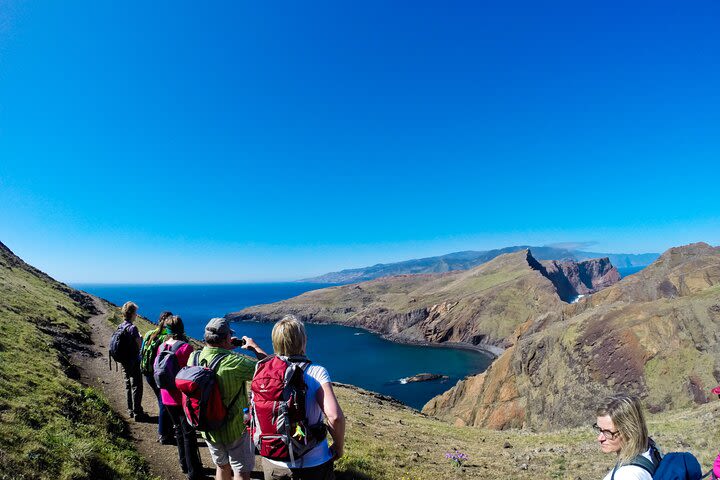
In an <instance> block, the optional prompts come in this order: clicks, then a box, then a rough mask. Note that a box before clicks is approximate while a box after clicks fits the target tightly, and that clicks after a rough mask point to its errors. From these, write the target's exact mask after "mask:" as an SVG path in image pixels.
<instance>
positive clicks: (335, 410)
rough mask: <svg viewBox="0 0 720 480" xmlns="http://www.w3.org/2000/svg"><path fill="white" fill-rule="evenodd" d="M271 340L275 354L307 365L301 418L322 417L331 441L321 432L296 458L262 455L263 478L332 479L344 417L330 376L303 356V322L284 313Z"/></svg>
mask: <svg viewBox="0 0 720 480" xmlns="http://www.w3.org/2000/svg"><path fill="white" fill-rule="evenodd" d="M272 343H273V350H274V351H275V355H277V356H280V357H286V358H291V357H292V358H293V360H294V361H295V360H299V361H301V362H302V363H304V364H306V365H307V366H306V367H305V368H304V375H303V379H304V381H305V385H306V386H307V390H306V393H305V413H306V416H305V418H306V419H307V420H308V424H309V425H318V424H322V422H323V416H324V417H325V418H326V419H327V431H328V432H329V433H330V436H331V437H332V440H333V443H332V445H328V441H327V438H325V434H323V435H322V437H323V438H322V439H321V440H319V443H317V445H315V446H314V447H312V448H311V449H310V450H309V451H308V452H307V453H305V454H304V455H302V456H301V457H300V458H295V459H294V460H292V461H290V462H285V461H279V460H271V459H268V458H263V472H264V476H265V480H290V479H292V480H332V479H334V478H335V474H334V462H335V460H337V459H339V458H340V457H342V455H343V448H344V444H345V416H344V415H343V411H342V409H341V408H340V405H339V403H338V400H337V397H336V396H335V392H334V391H333V388H332V383H330V375H329V374H328V371H327V370H326V369H325V367H323V366H320V365H316V364H314V363H311V362H310V361H309V360H308V359H307V358H305V351H306V349H307V334H306V333H305V325H304V324H303V323H302V322H301V321H300V320H298V319H297V317H295V316H294V315H286V316H285V317H283V318H282V320H280V321H279V322H277V323H276V324H275V326H274V327H273V330H272ZM308 364H309V365H308ZM256 373H257V371H256ZM308 428H309V427H308ZM323 431H324V429H323ZM300 433H301V434H303V433H302V432H300ZM303 435H304V434H303ZM308 435H309V433H308Z"/></svg>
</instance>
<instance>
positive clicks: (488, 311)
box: [226, 250, 620, 352]
mask: <svg viewBox="0 0 720 480" xmlns="http://www.w3.org/2000/svg"><path fill="white" fill-rule="evenodd" d="M619 278H620V275H619V273H618V272H617V269H615V267H613V266H612V264H610V262H609V261H608V259H596V260H588V261H585V262H581V263H577V262H574V261H566V262H558V261H551V262H543V263H541V262H538V261H537V260H536V259H535V258H534V256H533V254H531V252H530V251H529V250H522V251H517V252H514V253H507V254H504V255H500V256H498V257H496V258H494V259H493V260H491V261H489V262H487V263H484V264H482V265H480V266H477V267H475V268H473V269H471V270H464V271H454V272H447V273H440V274H423V275H400V276H393V277H383V278H379V279H376V280H371V281H368V282H363V283H359V284H353V285H343V286H339V287H330V288H324V289H320V290H314V291H311V292H307V293H304V294H302V295H300V296H298V297H295V298H291V299H288V300H283V301H281V302H277V303H273V304H269V305H259V306H256V307H250V308H246V309H244V310H242V311H240V312H236V313H231V314H228V315H227V316H226V317H227V318H229V319H230V320H238V321H239V320H259V321H275V320H278V319H280V318H281V317H282V316H283V315H285V314H288V313H293V314H295V315H297V316H299V317H300V318H301V319H302V320H304V321H310V322H328V323H339V324H343V325H349V326H356V327H362V328H367V329H369V330H372V331H375V332H378V333H381V334H384V335H387V336H389V337H390V338H392V339H394V340H398V341H403V342H429V343H445V342H451V343H452V342H462V343H468V344H472V345H476V346H481V347H483V348H485V349H488V350H491V351H495V352H498V351H501V350H502V348H504V347H507V346H508V345H510V344H512V341H511V340H509V339H510V337H512V335H513V332H514V331H515V329H516V328H517V327H518V326H519V325H520V324H522V323H524V322H526V321H529V320H531V319H533V318H535V317H537V316H540V315H544V314H547V313H548V312H550V311H558V312H559V311H560V310H562V308H563V306H564V305H567V303H565V302H567V301H569V300H571V299H572V298H574V297H576V296H577V295H580V294H587V293H592V292H594V291H597V290H598V289H601V288H603V287H606V286H608V285H612V284H613V283H615V282H617V281H618V280H619ZM498 348H499V349H500V350H498Z"/></svg>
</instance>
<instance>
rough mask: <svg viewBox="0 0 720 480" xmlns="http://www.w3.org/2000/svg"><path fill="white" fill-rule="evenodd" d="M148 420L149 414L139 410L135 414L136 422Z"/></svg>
mask: <svg viewBox="0 0 720 480" xmlns="http://www.w3.org/2000/svg"><path fill="white" fill-rule="evenodd" d="M148 420H150V416H149V415H148V414H147V413H145V412H139V413H136V414H135V421H136V422H147V421H148Z"/></svg>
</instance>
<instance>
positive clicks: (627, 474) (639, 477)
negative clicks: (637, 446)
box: [603, 449, 652, 480]
mask: <svg viewBox="0 0 720 480" xmlns="http://www.w3.org/2000/svg"><path fill="white" fill-rule="evenodd" d="M642 455H643V457H646V458H647V459H648V460H652V457H650V449H648V450H647V452H644V453H643V454H642ZM612 472H613V471H612V469H611V470H610V471H609V472H608V474H607V475H605V478H603V480H610V479H611V478H612ZM615 480H652V475H650V472H648V471H647V470H645V469H644V468H642V467H638V466H637V465H625V466H622V467H619V468H618V469H617V470H616V471H615Z"/></svg>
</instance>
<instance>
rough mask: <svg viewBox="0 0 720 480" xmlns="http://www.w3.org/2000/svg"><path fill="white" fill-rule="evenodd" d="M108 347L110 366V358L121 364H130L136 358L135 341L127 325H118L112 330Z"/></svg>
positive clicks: (135, 360) (136, 348)
mask: <svg viewBox="0 0 720 480" xmlns="http://www.w3.org/2000/svg"><path fill="white" fill-rule="evenodd" d="M108 349H109V351H110V352H109V353H110V359H109V362H110V366H111V367H112V360H115V362H117V363H119V364H121V365H122V366H127V365H131V364H132V363H134V362H137V360H138V358H137V356H138V346H137V342H136V340H135V338H134V337H133V335H132V333H130V329H129V328H128V327H127V326H123V325H120V326H118V328H117V330H115V332H113V334H112V337H110V346H109V348H108Z"/></svg>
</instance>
